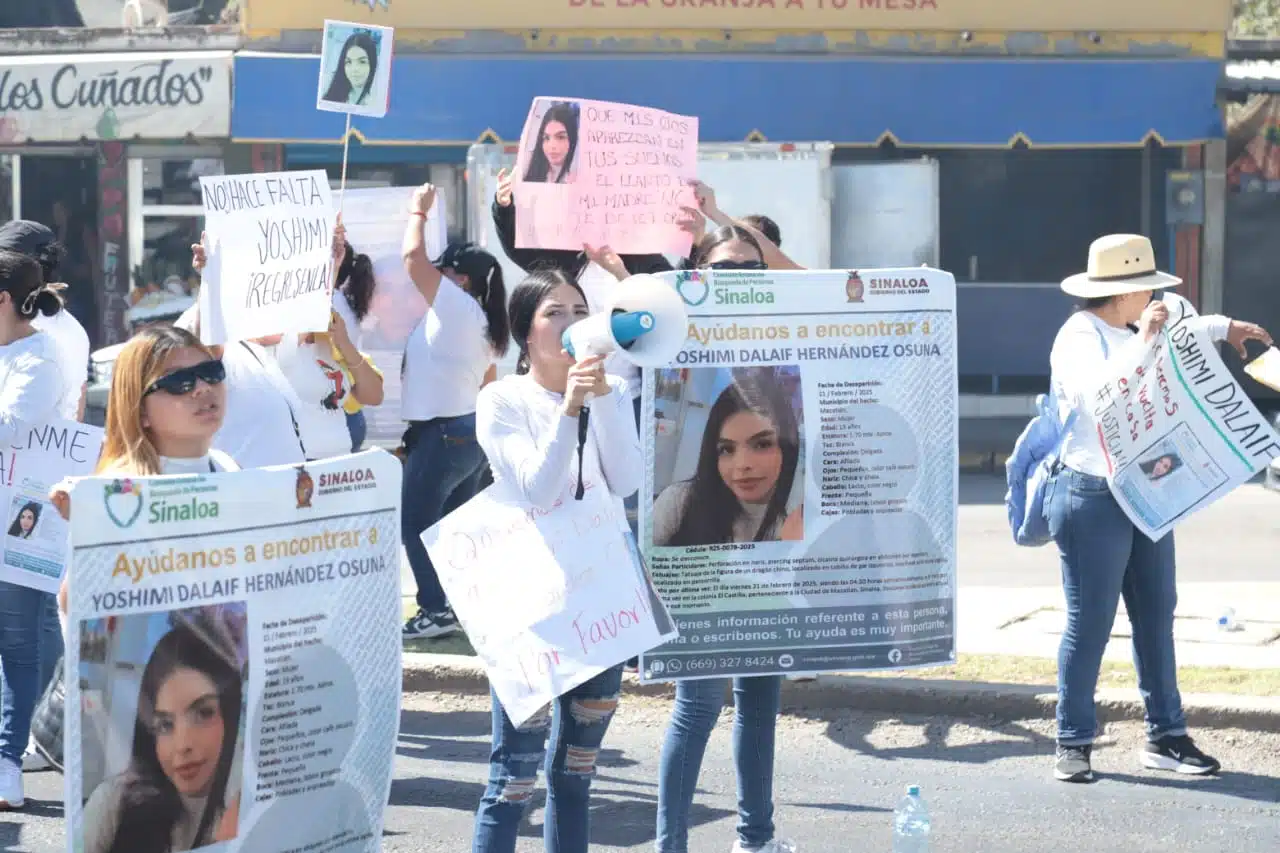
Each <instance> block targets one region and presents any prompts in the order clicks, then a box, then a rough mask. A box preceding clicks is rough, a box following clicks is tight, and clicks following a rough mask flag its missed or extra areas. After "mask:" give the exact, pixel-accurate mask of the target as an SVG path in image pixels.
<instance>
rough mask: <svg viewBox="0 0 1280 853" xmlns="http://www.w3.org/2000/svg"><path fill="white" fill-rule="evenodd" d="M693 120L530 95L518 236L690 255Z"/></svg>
mask: <svg viewBox="0 0 1280 853" xmlns="http://www.w3.org/2000/svg"><path fill="white" fill-rule="evenodd" d="M697 160H698V120H697V119H696V118H694V117H692V116H682V115H676V114H675V113H668V112H663V111H662V110H655V109H651V108H649V107H638V106H632V105H631V104H615V103H611V102H608V101H585V100H581V99H573V98H535V99H534V101H533V107H532V108H531V109H530V110H529V117H528V118H527V119H526V120H525V125H524V132H523V134H521V136H520V152H519V154H518V155H517V157H516V171H515V181H514V184H515V186H514V196H515V206H516V246H517V247H519V248H522V249H581V248H582V244H583V243H589V244H591V245H593V246H602V245H608V246H610V247H612V248H613V250H614V251H616V252H618V253H619V254H623V255H638V254H650V253H655V254H662V253H672V254H679V255H687V254H688V253H689V249H690V245H691V243H692V238H691V237H690V236H689V234H688V232H686V231H684V230H682V229H681V228H680V225H679V222H680V220H681V218H682V215H681V213H680V207H681V206H682V205H683V206H689V207H692V206H696V204H695V201H694V196H693V190H692V188H691V187H690V186H689V183H690V182H691V181H692V180H693V179H694V178H695V177H697Z"/></svg>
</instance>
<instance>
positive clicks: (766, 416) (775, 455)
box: [653, 366, 804, 546]
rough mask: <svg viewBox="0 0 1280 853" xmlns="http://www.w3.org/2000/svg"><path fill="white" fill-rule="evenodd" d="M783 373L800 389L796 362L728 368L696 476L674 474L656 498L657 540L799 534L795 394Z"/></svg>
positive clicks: (699, 541) (695, 541)
mask: <svg viewBox="0 0 1280 853" xmlns="http://www.w3.org/2000/svg"><path fill="white" fill-rule="evenodd" d="M704 369H705V368H704ZM710 369H711V370H719V368H710ZM695 372H698V369H694V370H691V371H690V373H695ZM787 379H789V380H791V384H792V385H793V386H794V387H795V388H796V389H797V390H798V386H799V368H797V367H793V366H786V367H755V368H744V369H736V370H733V371H732V381H730V383H729V384H728V386H727V387H725V388H724V390H723V391H721V392H720V394H719V395H718V396H717V397H716V399H715V402H714V403H713V404H712V405H711V407H710V410H709V412H708V414H707V415H706V426H705V427H704V428H703V431H702V439H701V444H700V448H699V452H698V457H697V462H696V465H695V468H694V471H693V476H692V477H690V478H688V479H683V480H676V481H675V482H672V483H671V485H669V486H667V487H666V488H665V489H663V490H662V491H661V493H660V494H659V495H658V496H657V500H656V501H655V502H654V507H653V544H654V545H655V546H691V545H720V544H729V543H734V542H776V541H793V540H800V539H803V538H804V522H803V518H804V516H803V512H804V508H803V506H802V505H797V506H795V508H794V509H789V508H788V502H789V501H790V499H791V494H792V490H793V486H794V485H795V484H796V483H797V482H801V483H802V482H803V476H802V475H801V474H800V473H799V468H800V417H799V415H798V412H797V411H796V409H797V405H798V403H797V402H796V401H797V400H798V397H799V395H798V393H797V394H793V395H789V394H788V392H787V390H785V389H784V380H787ZM683 426H684V424H683V423H682V424H681V430H683Z"/></svg>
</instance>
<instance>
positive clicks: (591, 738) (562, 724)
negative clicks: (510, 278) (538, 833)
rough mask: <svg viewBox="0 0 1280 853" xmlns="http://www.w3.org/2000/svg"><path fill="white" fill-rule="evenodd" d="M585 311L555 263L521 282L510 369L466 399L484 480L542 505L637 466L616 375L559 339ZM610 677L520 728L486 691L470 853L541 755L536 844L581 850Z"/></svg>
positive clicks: (509, 847) (507, 815)
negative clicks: (486, 732) (480, 791)
mask: <svg viewBox="0 0 1280 853" xmlns="http://www.w3.org/2000/svg"><path fill="white" fill-rule="evenodd" d="M587 313H588V312H587V298H586V295H585V294H583V292H582V288H580V287H579V286H578V285H577V284H576V283H575V282H573V281H572V280H570V279H569V278H568V277H567V276H565V275H564V273H562V272H560V271H559V270H542V271H538V272H535V273H533V274H532V275H530V276H529V277H528V278H527V279H525V280H524V281H523V282H522V283H521V284H520V286H519V287H517V288H516V289H515V291H514V292H512V294H511V308H510V319H511V333H512V338H513V340H514V341H515V343H516V345H517V346H518V347H519V348H520V358H519V361H518V362H517V366H516V373H515V374H513V375H511V376H507V377H505V378H503V379H501V380H499V381H497V382H494V383H492V384H490V385H488V386H486V387H485V388H484V390H482V391H481V392H480V397H479V399H478V400H477V403H476V438H477V439H478V440H479V442H480V446H481V447H483V448H484V452H485V454H486V455H487V456H488V458H489V467H490V468H491V469H492V471H493V478H494V481H495V483H497V484H501V485H505V486H507V487H508V488H512V489H515V490H516V491H518V492H519V494H520V496H521V497H522V498H523V499H524V500H525V501H527V502H528V503H530V504H532V505H533V506H535V507H538V508H541V509H550V508H552V507H553V506H555V505H556V504H557V503H558V502H560V501H566V500H573V497H574V493H575V491H576V490H577V489H578V488H579V486H580V485H581V484H583V483H586V484H590V485H591V487H592V488H600V489H605V490H607V492H608V493H609V494H610V495H611V496H613V498H614V499H615V500H616V499H619V498H622V497H624V496H626V495H630V494H631V493H632V492H635V491H636V490H637V489H639V487H640V482H641V479H642V477H643V475H644V460H643V457H642V456H641V453H640V438H639V435H638V433H637V432H636V427H635V421H634V420H633V418H632V412H631V400H630V398H629V395H628V394H627V391H626V384H625V382H623V380H621V379H619V378H617V377H612V376H606V375H605V372H604V362H603V358H602V357H600V356H588V357H586V358H583V359H582V360H581V361H577V362H575V361H574V358H573V356H571V355H569V353H568V352H566V351H565V349H564V346H563V344H562V340H563V336H564V332H565V330H566V329H567V328H568V327H569V326H571V325H572V324H574V323H576V322H577V321H579V320H581V319H583V318H584V317H586V316H587ZM588 400H589V401H590V409H591V417H590V419H589V428H588V429H587V431H586V435H585V439H584V441H583V442H582V443H581V445H579V424H580V417H579V416H580V415H581V413H582V411H583V407H584V406H586V405H587V404H588ZM580 447H581V449H579V448H580ZM605 447H608V448H609V452H608V454H605V453H603V451H602V448H605ZM621 686H622V667H621V666H615V667H612V668H610V669H608V670H605V671H604V672H602V673H600V674H599V675H597V676H596V677H595V678H592V679H591V680H590V681H587V682H586V683H584V684H582V685H580V686H578V687H575V688H573V689H572V690H570V691H569V692H568V693H566V694H564V695H563V696H560V697H559V698H557V699H556V700H555V701H554V702H553V703H552V705H551V706H550V707H549V708H547V709H544V710H543V711H542V712H539V713H537V714H534V716H533V717H532V718H530V719H529V720H528V721H526V722H525V723H524V724H523V725H521V726H519V727H516V726H515V725H513V724H512V722H511V719H510V717H508V716H507V713H506V711H505V710H504V709H503V707H502V703H501V702H500V701H499V700H498V697H497V694H496V693H495V694H493V700H492V703H493V751H492V753H491V754H490V759H489V784H488V786H487V788H486V789H485V792H484V796H483V798H482V799H481V801H480V808H479V811H478V813H477V815H476V833H475V841H474V844H473V850H474V853H514V851H515V849H516V835H517V832H518V830H519V825H520V819H521V817H522V816H523V815H524V812H525V810H526V809H527V808H528V806H529V803H530V802H531V801H532V800H533V793H534V787H535V784H536V782H537V777H538V769H539V767H540V765H542V764H544V763H545V764H546V777H547V811H546V817H545V818H544V821H543V836H544V839H545V844H546V849H547V851H548V853H587V846H588V831H587V828H588V820H589V816H590V809H589V794H590V788H591V777H592V776H593V775H594V773H595V765H596V757H597V755H598V754H599V751H600V747H601V744H602V743H603V741H604V736H605V732H606V731H607V730H608V728H609V723H610V722H611V720H612V719H613V714H614V711H615V710H616V709H617V707H618V694H619V691H620V690H621ZM544 756H545V759H544Z"/></svg>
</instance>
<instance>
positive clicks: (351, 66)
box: [316, 21, 395, 118]
mask: <svg viewBox="0 0 1280 853" xmlns="http://www.w3.org/2000/svg"><path fill="white" fill-rule="evenodd" d="M394 35H395V31H394V30H393V29H391V28H390V27H378V26H374V25H373V24H350V23H347V22H345V21H325V22H324V41H323V42H322V43H321V46H320V79H319V83H318V89H317V91H316V109H318V110H324V111H325V112H331V113H348V114H350V115H357V116H368V117H370V118H382V117H383V116H385V115H386V114H387V103H388V100H389V99H390V97H391V58H392V52H393V51H392V39H393V36H394Z"/></svg>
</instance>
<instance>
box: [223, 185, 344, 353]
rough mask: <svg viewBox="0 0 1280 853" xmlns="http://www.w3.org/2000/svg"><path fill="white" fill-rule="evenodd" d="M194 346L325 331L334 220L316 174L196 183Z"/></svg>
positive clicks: (327, 194)
mask: <svg viewBox="0 0 1280 853" xmlns="http://www.w3.org/2000/svg"><path fill="white" fill-rule="evenodd" d="M200 193H201V196H202V198H203V200H204V217H205V253H206V262H205V266H204V269H203V270H202V271H201V275H200V340H202V341H203V342H204V343H206V344H209V345H211V346H213V345H219V344H226V343H234V342H236V341H243V340H251V339H254V338H260V337H265V336H268V335H278V334H282V333H286V332H299V333H303V332H326V331H328V330H329V313H330V296H331V294H332V293H333V268H332V267H333V265H332V261H331V258H330V255H331V249H332V246H333V226H334V220H335V213H334V207H333V199H332V196H331V194H330V192H329V178H328V176H327V175H325V173H324V172H322V171H312V172H269V173H262V174H252V175H217V176H213V177H207V178H201V179H200Z"/></svg>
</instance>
